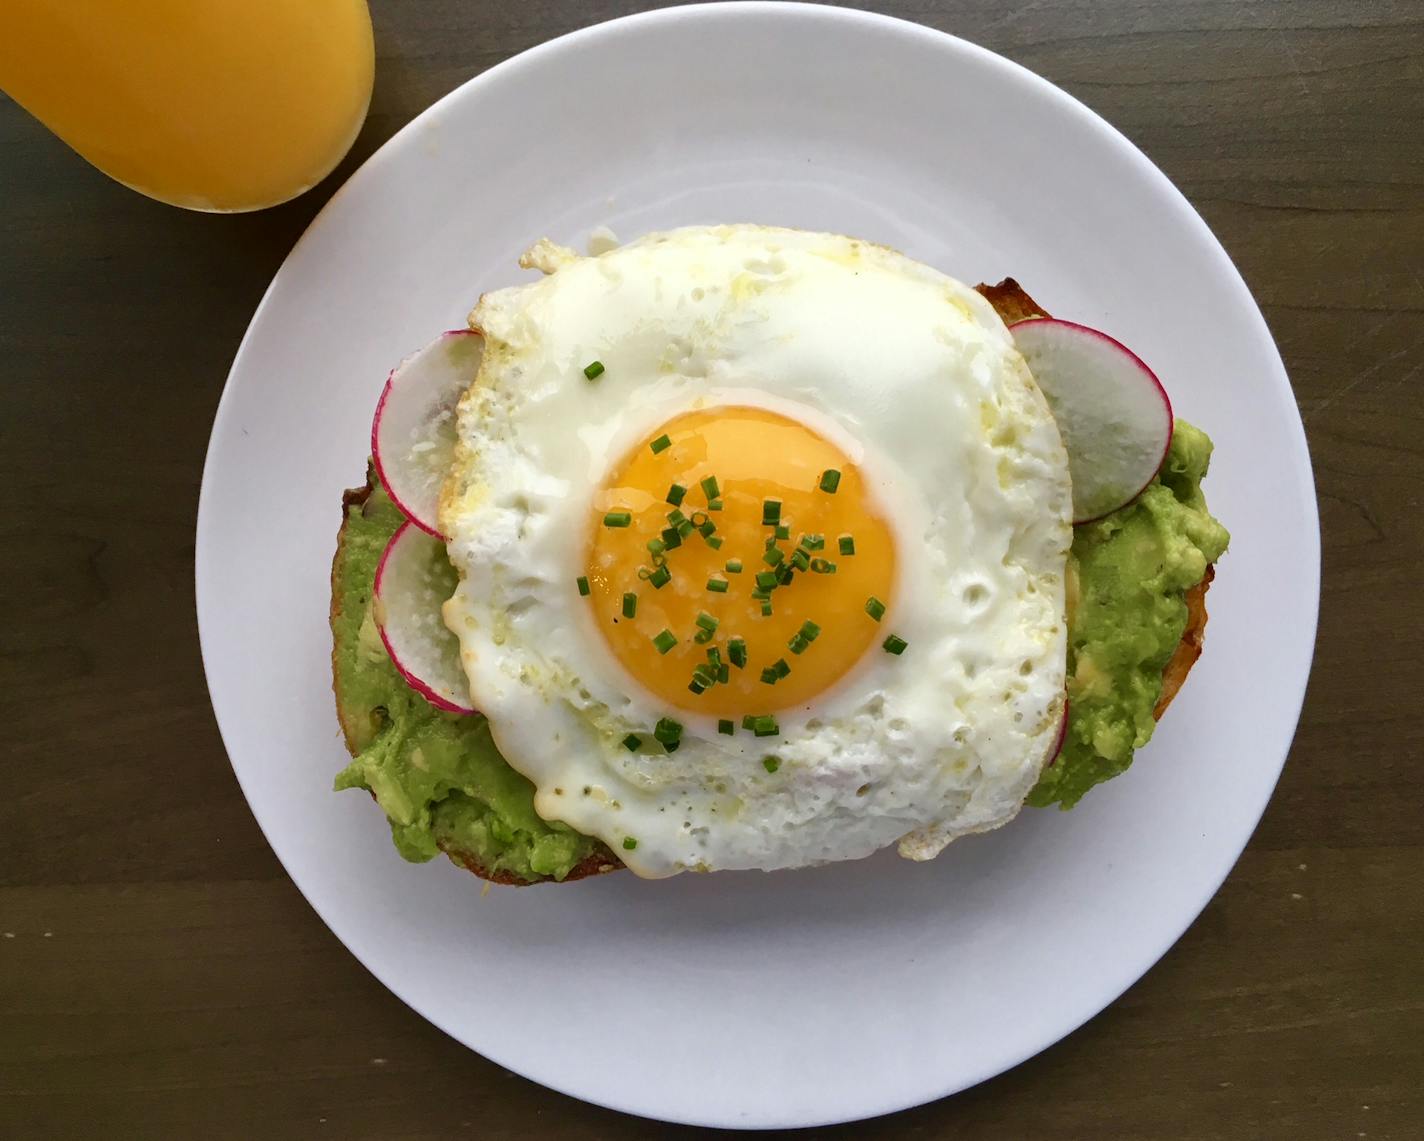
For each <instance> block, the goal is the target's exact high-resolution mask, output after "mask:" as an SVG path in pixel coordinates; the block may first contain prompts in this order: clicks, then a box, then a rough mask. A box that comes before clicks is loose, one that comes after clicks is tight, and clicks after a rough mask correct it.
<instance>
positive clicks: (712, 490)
mask: <svg viewBox="0 0 1424 1141" xmlns="http://www.w3.org/2000/svg"><path fill="white" fill-rule="evenodd" d="M701 486H702V494H703V495H705V496H707V502H708V503H711V502H712V500H714V499H716V498H717V496H718V495H720V494H721V492H719V491H718V490H717V477H716V476H715V475H709V476H708V477H707V478H706V479H704V480H703V481H702V484H701Z"/></svg>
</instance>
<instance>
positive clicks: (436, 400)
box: [371, 329, 484, 537]
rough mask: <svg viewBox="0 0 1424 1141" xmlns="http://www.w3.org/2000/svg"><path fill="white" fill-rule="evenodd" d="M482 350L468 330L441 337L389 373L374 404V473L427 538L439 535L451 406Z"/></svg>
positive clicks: (451, 438) (451, 449) (451, 447)
mask: <svg viewBox="0 0 1424 1141" xmlns="http://www.w3.org/2000/svg"><path fill="white" fill-rule="evenodd" d="M483 350H484V338H483V337H481V336H480V335H479V334H478V333H476V332H474V331H473V330H471V329H457V330H453V331H452V332H449V333H442V334H441V335H440V336H438V337H437V338H435V340H433V341H431V342H430V344H428V345H426V346H425V348H423V349H421V350H420V351H419V352H418V353H416V354H415V355H414V356H410V357H407V358H406V359H405V360H403V361H401V363H400V364H399V365H397V366H396V367H395V368H394V369H393V370H392V371H391V375H390V377H389V379H387V381H386V387H385V388H384V389H383V390H382V391H381V399H380V401H379V402H378V403H377V404H376V418H375V420H374V421H373V423H372V424H371V455H372V456H373V457H374V458H375V461H376V474H377V475H378V476H379V477H380V480H381V483H382V484H383V485H384V486H385V489H386V491H387V492H388V493H389V495H390V497H391V499H393V500H394V501H395V504H396V506H397V507H399V508H400V509H401V511H402V512H403V513H404V514H405V517H406V518H407V519H409V520H410V521H411V522H412V523H414V524H415V525H416V526H417V527H419V528H420V529H421V530H422V531H425V532H426V533H428V534H431V535H436V536H440V527H439V519H438V516H439V511H440V487H441V485H442V484H443V483H444V482H445V476H446V475H447V474H448V473H449V471H450V463H451V460H452V459H453V457H454V453H455V405H456V404H457V403H458V402H459V400H460V397H461V396H463V395H464V393H465V390H466V389H467V388H469V387H470V385H471V384H473V383H474V379H475V374H476V373H477V372H479V370H480V356H481V354H482V352H483ZM442 537H443V536H442Z"/></svg>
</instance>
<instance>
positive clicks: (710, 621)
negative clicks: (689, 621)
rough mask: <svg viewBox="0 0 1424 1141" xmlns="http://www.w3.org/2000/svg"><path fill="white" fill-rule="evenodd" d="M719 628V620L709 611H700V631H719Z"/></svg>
mask: <svg viewBox="0 0 1424 1141" xmlns="http://www.w3.org/2000/svg"><path fill="white" fill-rule="evenodd" d="M717 626H718V621H717V619H716V618H713V617H712V615H710V614H708V613H707V611H705V610H699V611H698V612H697V628H698V629H699V630H707V631H714V630H716V629H717Z"/></svg>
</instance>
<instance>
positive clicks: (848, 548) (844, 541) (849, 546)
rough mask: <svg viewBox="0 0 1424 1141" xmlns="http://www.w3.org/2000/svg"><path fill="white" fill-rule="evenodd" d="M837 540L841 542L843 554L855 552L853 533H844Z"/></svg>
mask: <svg viewBox="0 0 1424 1141" xmlns="http://www.w3.org/2000/svg"><path fill="white" fill-rule="evenodd" d="M836 542H837V543H838V544H840V548H841V554H843V555H853V554H855V537H854V536H852V535H842V536H841V537H840V538H839V539H837V540H836Z"/></svg>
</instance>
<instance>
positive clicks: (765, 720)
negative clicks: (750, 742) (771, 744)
mask: <svg viewBox="0 0 1424 1141" xmlns="http://www.w3.org/2000/svg"><path fill="white" fill-rule="evenodd" d="M780 732H781V729H780V727H779V726H778V725H777V724H776V718H775V717H772V716H770V715H769V714H763V715H762V716H760V717H754V718H752V733H753V734H755V735H756V736H758V737H775V736H776V735H777V734H778V733H780Z"/></svg>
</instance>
